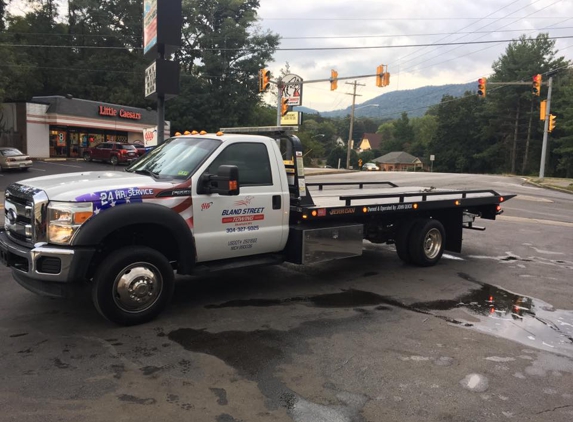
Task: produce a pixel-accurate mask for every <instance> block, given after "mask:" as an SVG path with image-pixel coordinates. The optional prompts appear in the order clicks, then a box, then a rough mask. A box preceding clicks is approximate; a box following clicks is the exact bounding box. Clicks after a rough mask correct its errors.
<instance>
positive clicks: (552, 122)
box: [547, 114, 556, 132]
mask: <svg viewBox="0 0 573 422" xmlns="http://www.w3.org/2000/svg"><path fill="white" fill-rule="evenodd" d="M555 119H556V116H554V115H553V114H550V115H549V129H547V132H553V129H555Z"/></svg>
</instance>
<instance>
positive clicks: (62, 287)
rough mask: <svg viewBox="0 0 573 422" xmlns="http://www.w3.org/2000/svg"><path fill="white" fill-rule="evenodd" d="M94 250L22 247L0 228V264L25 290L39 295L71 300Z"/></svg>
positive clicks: (80, 287) (82, 283)
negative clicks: (7, 268)
mask: <svg viewBox="0 0 573 422" xmlns="http://www.w3.org/2000/svg"><path fill="white" fill-rule="evenodd" d="M94 252H95V248H72V247H57V246H50V245H41V246H35V247H32V248H30V247H26V246H22V245H20V244H19V243H16V242H15V241H14V240H12V239H11V238H10V237H9V236H8V235H7V233H6V231H5V230H4V229H0V263H1V264H3V265H5V266H7V267H10V268H11V269H12V276H13V277H14V280H16V281H17V282H18V283H19V284H20V285H22V286H23V287H25V288H26V289H28V290H30V291H32V292H34V293H37V294H39V295H42V296H49V297H73V296H75V295H76V294H77V293H79V292H80V291H82V290H83V289H84V287H85V284H86V283H85V281H87V278H86V274H87V269H88V266H89V263H90V261H91V258H92V256H93V254H94Z"/></svg>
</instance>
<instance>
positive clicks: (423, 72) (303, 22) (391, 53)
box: [259, 0, 573, 111]
mask: <svg viewBox="0 0 573 422" xmlns="http://www.w3.org/2000/svg"><path fill="white" fill-rule="evenodd" d="M260 3H261V7H260V9H259V17H260V18H261V21H260V25H261V27H262V28H264V29H269V30H271V31H272V32H274V33H277V34H279V35H280V36H281V37H282V38H283V39H282V41H281V45H280V47H281V48H304V47H344V46H347V47H353V46H380V45H405V44H431V43H435V42H465V41H490V40H506V39H515V38H517V37H519V36H520V35H522V34H526V35H531V36H533V37H534V36H536V35H537V34H538V33H539V32H548V33H549V34H550V36H555V37H557V36H570V35H573V2H571V1H568V0H561V1H556V0H518V1H516V0H503V2H499V1H498V0H482V1H480V2H475V1H470V0H443V1H441V2H438V1H426V2H422V1H419V0H384V1H382V0H361V1H359V2H349V1H347V0H345V1H342V0H329V1H325V0H314V1H313V0H290V1H288V2H285V1H277V0H261V2H260ZM548 6H549V7H548ZM502 8H503V9H502ZM494 12H495V13H494ZM486 17H487V18H486ZM472 18H473V19H472ZM482 18H486V19H482ZM480 19H481V20H480ZM549 26H554V28H549V29H546V30H542V31H538V30H536V29H541V28H546V27H549ZM558 27H572V28H571V29H561V30H559V29H555V28H558ZM496 30H500V31H508V30H511V31H513V30H515V32H492V31H496ZM456 31H459V32H461V33H456V34H452V35H444V34H443V33H455V32H456ZM465 32H479V33H474V34H465ZM439 33H441V34H442V35H416V34H439ZM373 35H378V36H382V35H396V36H395V37H391V38H388V37H372V36H373ZM324 36H328V37H348V36H359V37H364V38H327V39H318V38H315V39H312V38H305V39H289V38H292V37H324ZM366 36H368V37H366ZM506 46H507V43H505V42H504V43H501V44H476V45H462V46H439V47H436V46H433V47H411V48H387V49H361V50H322V51H277V52H276V53H275V56H274V58H275V62H274V63H271V64H270V65H269V69H270V70H271V72H272V73H273V75H275V76H276V75H278V74H279V70H280V69H281V68H283V67H284V65H285V62H287V61H288V62H289V64H290V66H291V71H292V72H293V73H296V74H298V75H300V76H301V77H302V78H303V79H305V80H315V79H324V78H329V77H330V69H336V70H337V71H338V74H339V77H346V76H356V75H363V74H373V73H375V71H376V67H377V66H378V65H379V64H387V65H388V70H389V72H390V73H391V84H390V86H389V87H386V88H378V87H376V85H375V79H374V78H373V77H370V78H364V79H360V80H358V81H359V83H363V84H365V85H366V86H364V87H361V88H360V89H359V90H358V92H359V93H360V94H361V95H362V96H361V97H358V98H357V103H361V102H364V101H366V100H368V99H371V98H374V97H376V96H378V95H381V94H383V93H387V92H390V91H393V90H398V89H412V88H417V87H421V86H425V85H443V84H448V83H466V82H471V81H474V80H476V81H477V79H478V78H479V77H481V76H486V75H489V74H490V73H491V65H492V63H493V61H494V60H495V59H497V58H498V57H499V56H500V55H501V54H503V52H504V51H505V48H506ZM570 46H573V38H572V39H563V40H557V48H558V49H560V50H563V51H562V54H563V55H564V56H565V57H566V58H569V59H571V58H573V47H571V48H569V49H566V48H567V47H570ZM346 92H348V93H350V92H351V86H349V85H346V84H345V83H344V81H339V83H338V90H336V91H334V92H331V91H330V85H329V83H328V82H321V83H316V84H308V85H305V87H304V94H303V105H305V106H307V107H311V108H315V109H318V110H320V111H327V110H333V109H338V108H345V107H347V106H348V105H350V104H351V103H352V96H350V95H345V93H346Z"/></svg>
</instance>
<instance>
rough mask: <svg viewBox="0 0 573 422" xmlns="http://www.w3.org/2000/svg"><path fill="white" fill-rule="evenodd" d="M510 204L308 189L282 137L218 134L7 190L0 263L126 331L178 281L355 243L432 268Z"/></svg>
mask: <svg viewBox="0 0 573 422" xmlns="http://www.w3.org/2000/svg"><path fill="white" fill-rule="evenodd" d="M232 132H237V133H232ZM352 186H354V189H349V187H352ZM341 188H344V189H341ZM513 196H514V195H509V196H505V197H504V196H502V195H500V194H499V193H497V192H496V191H494V190H446V189H435V188H424V187H407V188H401V187H398V186H396V185H395V184H394V183H392V182H367V181H363V182H345V183H308V182H306V180H305V175H304V166H303V152H302V146H301V143H300V140H299V139H298V138H297V137H296V136H294V135H293V134H292V133H290V132H289V131H288V130H286V129H285V128H281V127H264V128H234V129H225V130H222V131H221V132H218V133H211V134H208V133H201V134H196V133H193V134H191V135H187V136H177V137H173V138H170V139H168V140H167V141H166V142H165V143H164V144H163V145H161V146H159V147H158V148H156V149H154V150H153V151H151V152H149V153H148V154H146V155H144V156H142V157H141V158H140V159H139V160H137V161H135V162H134V163H132V164H131V165H130V166H129V167H127V168H126V170H125V171H122V172H120V171H104V172H81V173H68V174H60V175H53V176H44V177H37V178H33V179H27V180H23V181H21V182H18V183H15V184H12V185H10V186H9V187H8V188H7V189H6V193H5V203H4V210H5V217H6V218H5V228H4V229H3V230H0V259H1V261H2V262H3V264H4V265H7V266H9V267H10V268H11V269H12V274H13V277H14V279H15V280H16V281H17V282H18V283H20V284H21V285H22V286H24V287H25V288H27V289H29V290H31V291H33V292H35V293H38V294H42V295H47V296H52V297H70V296H73V295H76V294H81V293H82V292H84V291H85V290H91V294H92V298H93V302H94V304H95V307H96V308H97V310H98V311H99V312H100V313H101V314H102V315H103V316H104V317H106V318H107V319H108V320H110V321H113V322H115V323H118V324H123V325H132V324H139V323H143V322H146V321H149V320H151V319H152V318H154V317H156V316H157V315H158V314H159V313H160V312H161V311H162V310H163V309H164V308H165V307H166V306H167V305H168V303H169V302H170V300H171V297H172V294H173V291H174V287H175V286H174V273H175V272H176V273H178V274H200V273H203V272H206V271H216V270H222V269H232V268H237V267H245V266H255V265H267V264H280V263H283V262H292V263H297V264H310V263H315V262H321V261H326V260H331V259H340V258H345V257H352V256H358V255H361V253H362V242H363V239H368V240H369V241H371V242H374V243H394V244H395V245H396V250H397V253H398V256H399V257H400V258H401V259H402V260H403V261H405V262H407V263H411V264H414V265H419V266H430V265H434V264H436V263H437V262H438V261H439V260H440V258H441V256H442V253H443V251H444V250H445V249H446V250H451V251H455V252H459V251H461V245H462V229H463V228H468V229H475V230H482V228H480V227H476V226H474V220H475V219H476V218H477V217H481V218H485V219H491V220H494V219H495V217H496V215H498V214H500V213H501V207H500V203H501V202H503V201H504V200H507V199H510V198H511V197H513Z"/></svg>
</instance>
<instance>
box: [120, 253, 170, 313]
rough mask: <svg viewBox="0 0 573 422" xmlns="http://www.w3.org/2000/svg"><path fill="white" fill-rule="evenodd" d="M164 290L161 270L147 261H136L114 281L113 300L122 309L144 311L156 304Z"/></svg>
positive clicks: (131, 311)
mask: <svg viewBox="0 0 573 422" xmlns="http://www.w3.org/2000/svg"><path fill="white" fill-rule="evenodd" d="M162 290H163V277H162V276H161V273H160V271H159V270H158V269H157V268H156V267H155V266H153V265H151V264H149V263H147V262H136V263H133V264H131V265H129V266H127V267H125V268H124V269H123V270H121V271H120V272H119V274H118V275H117V277H116V279H115V281H114V283H113V300H114V302H115V304H116V305H117V307H118V308H120V309H121V310H122V311H125V312H129V313H138V312H143V311H145V310H147V309H149V308H150V307H152V306H153V305H154V304H155V302H156V301H157V299H158V298H159V297H160V296H161V292H162Z"/></svg>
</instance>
